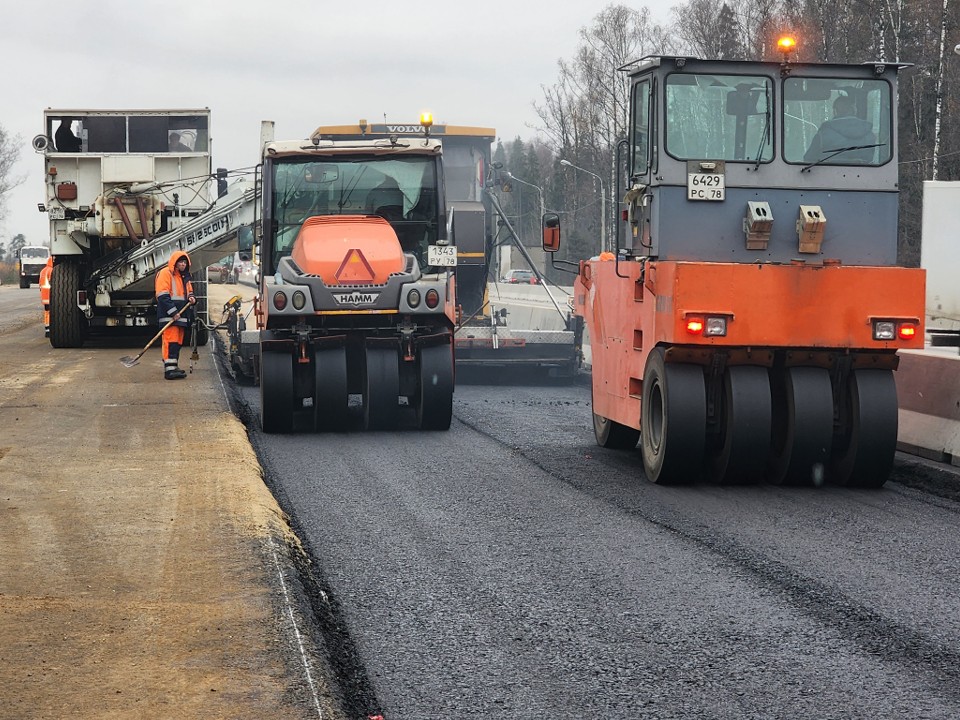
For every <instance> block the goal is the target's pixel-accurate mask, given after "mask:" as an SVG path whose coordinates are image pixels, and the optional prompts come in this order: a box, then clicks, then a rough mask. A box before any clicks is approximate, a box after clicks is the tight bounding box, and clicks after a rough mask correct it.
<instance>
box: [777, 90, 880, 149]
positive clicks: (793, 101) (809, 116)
mask: <svg viewBox="0 0 960 720" xmlns="http://www.w3.org/2000/svg"><path fill="white" fill-rule="evenodd" d="M890 108H891V105H890V85H889V84H888V83H887V82H885V81H883V80H851V79H841V78H803V77H791V78H787V79H786V80H785V81H784V83H783V114H784V125H783V159H784V160H786V161H787V162H788V163H803V164H804V165H810V164H817V165H882V164H883V163H885V162H887V161H889V160H890V158H891V156H892V152H893V148H892V144H891V142H890V136H891V111H890Z"/></svg>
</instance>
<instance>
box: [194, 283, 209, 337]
mask: <svg viewBox="0 0 960 720" xmlns="http://www.w3.org/2000/svg"><path fill="white" fill-rule="evenodd" d="M193 294H194V295H196V296H197V306H196V307H195V308H194V311H195V312H196V313H197V320H198V322H197V324H196V325H194V326H193V327H194V328H195V332H196V333H197V347H203V346H204V345H206V344H207V342H209V340H210V331H209V330H208V329H207V324H209V322H210V313H209V312H208V308H209V307H210V304H209V303H208V302H207V281H206V280H197V281H196V282H194V283H193Z"/></svg>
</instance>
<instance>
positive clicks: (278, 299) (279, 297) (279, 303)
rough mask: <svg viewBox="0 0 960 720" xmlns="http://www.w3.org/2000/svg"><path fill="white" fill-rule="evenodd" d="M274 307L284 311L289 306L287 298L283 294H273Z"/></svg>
mask: <svg viewBox="0 0 960 720" xmlns="http://www.w3.org/2000/svg"><path fill="white" fill-rule="evenodd" d="M273 306H274V307H275V308H276V309H277V310H283V309H284V308H285V307H286V306H287V296H286V295H285V294H284V293H282V292H275V293H274V294H273Z"/></svg>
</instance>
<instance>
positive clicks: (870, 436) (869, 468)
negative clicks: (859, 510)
mask: <svg viewBox="0 0 960 720" xmlns="http://www.w3.org/2000/svg"><path fill="white" fill-rule="evenodd" d="M841 402H842V403H844V408H843V414H844V415H845V416H846V427H845V428H844V433H843V435H842V437H841V438H838V440H839V444H838V446H836V447H834V453H833V462H832V463H831V465H830V473H829V475H828V478H829V479H830V481H831V482H835V483H839V484H841V485H847V486H850V487H864V488H879V487H881V486H882V485H883V484H884V483H885V482H886V481H887V476H888V475H889V474H890V468H891V467H893V456H894V454H895V453H896V451H897V414H898V413H897V386H896V383H895V381H894V379H893V370H879V369H874V368H864V369H862V370H854V371H853V372H852V373H851V374H850V379H849V380H848V382H847V386H846V388H845V392H844V393H843V394H842V395H841Z"/></svg>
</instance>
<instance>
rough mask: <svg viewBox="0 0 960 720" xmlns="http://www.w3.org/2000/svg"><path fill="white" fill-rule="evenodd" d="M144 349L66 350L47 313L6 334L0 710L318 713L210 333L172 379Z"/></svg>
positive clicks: (0, 400)
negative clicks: (132, 359)
mask: <svg viewBox="0 0 960 720" xmlns="http://www.w3.org/2000/svg"><path fill="white" fill-rule="evenodd" d="M143 342H146V341H145V340H144V341H143ZM137 352H138V348H136V347H131V346H130V345H129V344H127V345H125V346H120V347H114V348H104V347H103V345H102V344H100V345H99V346H98V347H92V348H83V349H79V350H53V349H51V347H50V345H49V343H48V342H47V341H46V340H45V339H44V338H43V330H42V326H41V325H40V324H39V313H38V316H37V322H35V323H29V324H26V325H25V326H24V327H22V328H19V327H18V328H16V329H13V330H10V331H7V332H4V333H2V334H0V698H2V699H3V702H2V703H0V718H64V717H71V718H98V719H103V718H171V717H177V718H201V717H202V718H264V717H277V718H300V717H314V718H315V717H318V715H319V714H320V712H321V708H322V707H323V706H324V705H325V704H326V702H327V700H326V699H325V695H324V692H325V691H324V688H323V681H322V678H318V677H317V673H316V671H314V674H313V675H314V676H313V678H312V682H313V684H314V686H315V687H311V681H308V680H307V678H306V672H305V670H304V661H303V659H304V653H302V652H301V648H300V643H301V640H300V639H298V638H297V637H296V634H295V632H294V629H293V625H292V620H293V619H294V618H295V617H296V616H297V611H296V609H295V607H294V608H293V609H291V607H290V604H291V603H288V602H287V600H286V599H285V596H284V587H283V583H282V582H281V577H284V576H290V577H292V575H293V573H292V571H291V570H290V565H289V562H288V560H287V555H286V553H285V548H284V543H285V542H286V541H288V540H290V538H289V537H288V535H287V526H286V523H285V522H284V519H283V517H282V513H281V512H280V510H279V508H278V507H277V505H276V503H275V501H274V499H273V497H272V496H271V495H270V493H269V491H268V490H267V489H266V488H265V486H264V485H263V482H262V481H261V478H260V468H259V466H258V464H257V460H256V457H255V456H254V454H253V451H252V450H251V448H250V446H249V444H248V442H247V438H246V434H245V431H244V428H243V426H242V425H241V424H240V423H239V422H238V421H237V420H236V419H235V418H234V416H233V415H232V414H231V413H230V411H229V408H228V406H227V401H226V398H225V395H224V392H223V389H222V387H221V385H220V380H219V378H218V376H217V374H216V371H215V368H214V362H213V358H212V356H211V354H210V348H201V349H200V355H201V360H200V362H199V363H198V365H197V367H196V368H195V369H194V372H193V373H192V374H191V375H190V376H189V377H188V378H187V379H186V380H183V381H178V382H170V381H164V380H163V378H162V372H161V361H160V353H159V350H158V349H151V350H150V351H148V352H147V354H146V355H145V356H144V358H143V359H142V360H141V363H140V364H139V365H137V366H135V367H133V368H129V369H128V368H125V367H124V366H123V365H122V364H121V363H120V362H119V358H120V357H121V356H123V355H135V354H136V353H137ZM188 358H189V351H187V352H185V353H184V357H183V358H182V361H181V366H182V367H186V366H187V365H188V362H187V361H188ZM292 604H293V605H294V606H296V601H295V600H294V601H293V602H292ZM306 654H307V655H309V647H308V648H307V653H306ZM315 697H316V698H318V699H317V700H315ZM323 717H331V714H330V713H329V712H324V713H323Z"/></svg>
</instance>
